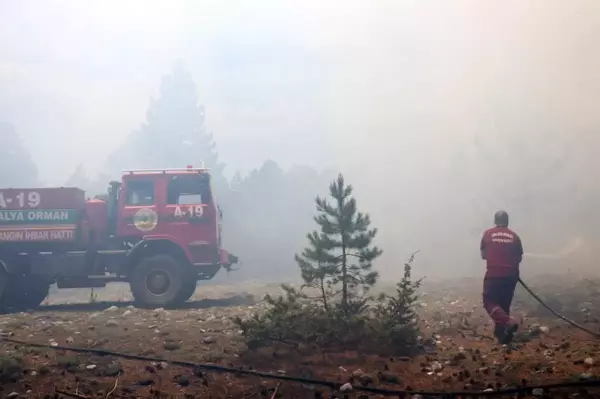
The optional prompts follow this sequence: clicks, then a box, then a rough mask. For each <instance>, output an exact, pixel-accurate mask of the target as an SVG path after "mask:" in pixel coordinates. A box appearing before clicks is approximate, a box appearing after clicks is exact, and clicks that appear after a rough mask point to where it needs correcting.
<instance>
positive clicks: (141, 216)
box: [133, 208, 158, 233]
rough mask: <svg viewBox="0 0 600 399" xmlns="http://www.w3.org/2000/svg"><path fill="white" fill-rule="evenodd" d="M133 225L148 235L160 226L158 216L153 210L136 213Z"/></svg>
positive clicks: (143, 209) (141, 210)
mask: <svg viewBox="0 0 600 399" xmlns="http://www.w3.org/2000/svg"><path fill="white" fill-rule="evenodd" d="M133 224H134V225H135V227H136V228H137V229H138V230H140V231H143V232H144V233H147V232H149V231H152V230H154V228H155V227H156V225H157V224H158V215H157V214H156V212H154V210H153V209H150V208H141V209H140V210H138V211H137V212H136V213H135V216H134V217H133Z"/></svg>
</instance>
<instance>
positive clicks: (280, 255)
mask: <svg viewBox="0 0 600 399" xmlns="http://www.w3.org/2000/svg"><path fill="white" fill-rule="evenodd" d="M523 106H524V107H525V106H526V104H524V105H523ZM498 107H500V109H501V108H502V104H498ZM509 111H510V110H508V111H507V114H511V112H512V111H511V112H509ZM526 111H527V108H523V109H522V110H521V113H526ZM205 117H206V115H205V109H204V107H203V105H201V104H200V102H199V97H198V92H197V88H196V83H195V82H194V80H193V79H192V76H191V74H190V73H189V72H188V71H187V70H186V69H185V67H184V66H183V64H182V63H178V64H176V65H175V67H174V68H173V70H172V72H171V73H170V74H168V75H166V76H164V77H163V80H162V82H161V84H160V90H159V95H158V96H157V97H156V98H153V99H151V101H150V105H149V107H148V110H147V115H146V121H145V122H143V123H142V124H141V125H140V126H139V128H138V129H136V130H135V131H133V132H132V133H131V134H130V135H129V136H128V137H127V138H126V139H125V140H124V141H123V143H122V145H121V146H120V147H119V148H117V150H116V151H114V152H113V153H112V154H107V157H106V162H105V164H104V167H103V168H102V171H101V172H100V173H97V174H93V175H92V174H90V173H88V171H86V168H85V165H84V164H81V165H80V166H79V167H77V169H76V170H75V171H73V173H72V175H71V176H70V177H69V178H68V179H67V180H66V181H65V183H64V185H65V186H76V187H80V188H82V189H85V190H86V192H87V193H88V196H90V197H92V196H94V195H97V194H100V193H104V192H106V189H107V187H108V182H109V181H110V180H114V179H118V178H119V175H120V172H121V171H122V170H124V169H144V168H169V167H185V166H186V165H189V164H191V165H199V163H200V162H204V165H205V166H206V167H208V168H210V169H211V170H212V175H213V179H214V183H215V190H216V195H217V199H218V202H219V204H220V206H221V208H222V210H223V213H224V222H223V225H224V234H223V240H224V244H225V246H226V247H227V248H228V249H229V250H230V251H231V252H232V253H234V254H236V255H238V256H239V257H240V258H241V260H242V262H243V263H242V268H241V269H240V270H239V271H236V272H235V273H231V274H230V275H229V276H228V277H224V276H223V275H224V273H223V274H221V275H220V276H218V278H219V279H222V278H226V279H232V280H239V279H247V278H252V279H257V278H260V279H263V280H264V279H265V278H267V279H269V280H282V279H288V278H293V277H295V274H294V270H295V269H294V268H295V263H294V258H293V254H294V253H296V252H298V251H299V250H300V249H301V248H302V247H303V246H304V244H305V242H306V238H305V237H306V233H307V232H309V231H311V230H312V229H313V228H314V221H313V219H312V217H313V211H314V206H313V200H314V198H315V196H316V195H318V194H323V193H324V192H325V191H326V189H327V186H328V184H329V182H330V181H331V180H332V179H333V178H335V176H336V175H337V173H338V172H343V173H344V174H345V175H346V176H347V177H348V180H349V182H351V183H354V182H356V181H358V182H359V184H357V197H358V198H359V199H360V200H361V201H364V200H365V199H366V202H363V203H366V204H367V206H366V211H367V212H370V213H371V214H372V215H373V218H374V219H375V220H377V221H379V222H380V223H379V224H380V225H381V226H382V227H381V230H382V234H381V237H380V244H381V245H382V246H383V247H385V248H389V250H388V251H387V252H386V255H385V256H384V257H382V258H383V259H382V262H383V264H384V267H388V270H389V269H392V270H396V269H397V272H401V268H400V267H399V265H401V263H402V262H401V261H399V260H402V259H405V257H406V256H407V255H408V254H410V253H411V252H413V251H415V250H419V249H420V250H421V251H422V255H420V261H421V262H422V264H420V265H419V266H420V270H421V271H422V273H421V274H420V275H429V276H431V275H432V274H433V275H437V276H444V275H446V276H447V275H456V271H457V270H460V273H462V274H463V275H471V274H472V273H474V272H478V273H479V272H480V271H481V270H482V267H481V262H480V259H479V258H478V251H477V245H478V240H479V237H480V234H481V231H482V230H483V229H484V228H486V227H489V225H490V223H491V215H493V212H494V211H495V210H496V208H506V207H508V210H509V212H510V213H511V215H516V217H515V218H514V220H515V222H516V224H515V225H516V226H517V231H518V232H519V233H520V234H521V235H522V236H523V237H525V250H526V252H533V253H540V252H549V251H555V252H557V251H561V250H562V249H563V247H564V246H565V245H567V246H568V245H570V244H569V242H570V241H569V240H573V239H581V238H582V237H583V238H584V239H585V240H586V248H585V250H586V251H587V253H584V254H583V255H582V256H583V257H584V258H585V256H592V254H593V248H594V244H595V243H596V241H597V240H598V239H599V238H600V237H598V234H597V224H596V223H595V218H596V216H595V212H594V209H595V206H596V204H597V202H598V200H600V195H599V192H598V190H597V187H596V183H595V181H594V179H590V178H589V176H588V175H586V174H582V173H581V172H582V171H585V170H588V171H590V170H593V169H594V165H596V164H597V160H596V148H598V140H597V139H595V136H594V135H593V134H591V133H590V134H587V135H585V134H580V135H578V136H577V137H576V138H575V137H572V138H570V139H569V138H568V137H567V135H565V133H564V132H562V131H561V130H560V128H559V127H557V126H550V125H549V124H546V125H547V126H546V127H547V129H546V130H545V131H544V132H541V131H536V130H529V129H528V124H529V123H531V122H530V121H529V118H525V119H523V120H522V121H521V123H520V124H519V123H518V122H519V120H512V119H511V120H510V121H506V122H503V123H502V122H501V121H499V122H497V123H496V125H494V126H493V130H494V131H498V132H501V133H502V136H501V137H500V138H499V136H498V135H493V134H485V131H484V130H482V131H481V132H476V134H474V138H473V140H472V142H470V143H465V145H464V146H463V150H462V152H461V153H456V154H451V153H449V154H448V156H447V158H446V159H443V160H440V159H436V158H431V159H430V158H428V153H427V152H423V155H422V158H421V160H420V161H419V163H418V164H412V165H406V162H405V161H404V159H403V157H402V155H401V154H402V152H403V151H412V152H419V148H401V147H399V148H398V149H397V150H398V153H399V154H398V156H397V157H396V158H395V159H389V158H385V157H380V156H378V155H377V154H366V156H364V157H363V158H364V162H363V163H361V164H360V165H359V166H358V167H357V168H356V169H352V168H350V169H349V170H337V169H334V168H332V169H328V170H316V169H315V168H313V167H312V166H310V165H297V166H293V167H291V168H287V169H285V170H284V169H283V168H282V167H280V166H279V165H278V164H277V163H276V162H275V161H273V160H268V159H267V160H265V161H264V162H263V164H262V165H261V166H260V167H258V168H256V169H254V170H251V171H249V172H247V173H242V172H239V171H238V172H236V173H231V172H230V171H228V172H229V173H227V174H226V173H225V169H226V167H227V165H226V163H225V162H224V161H223V160H222V159H220V157H219V154H218V146H217V144H218V143H215V140H214V138H213V134H212V132H211V130H210V127H209V126H207V125H206V123H205ZM285 133H286V132H282V134H285ZM0 137H1V138H2V146H1V147H0V187H26V186H30V187H31V186H40V185H41V186H43V185H45V183H44V182H43V181H40V179H39V178H38V170H37V167H36V163H35V160H34V159H32V157H31V156H30V155H29V153H28V151H27V149H26V148H25V146H24V145H23V144H22V143H21V141H20V138H19V134H18V127H16V126H13V125H11V124H10V123H8V122H0ZM440 137H442V136H441V134H440ZM63 144H64V145H69V144H68V143H63ZM381 145H385V143H382V144H381ZM51 150H52V149H49V151H51ZM254 150H255V149H253V148H248V149H247V151H254ZM73 151H76V150H75V149H74V150H73ZM365 168H366V169H365ZM436 168H437V169H436ZM367 169H368V171H367ZM378 171H381V177H380V178H376V176H377V175H378V173H379V172H378ZM432 171H434V172H432ZM228 176H230V177H228ZM390 176H391V177H390ZM394 176H395V177H394ZM424 176H426V177H424ZM385 185H388V186H389V189H388V191H385V192H384V191H382V186H385ZM436 192H437V193H438V194H436ZM374 204H375V205H374ZM580 255H581V254H580ZM578 256H579V255H578ZM588 260H589V259H584V261H588ZM579 261H581V259H575V258H574V257H570V258H569V263H568V264H564V262H563V261H562V260H561V261H560V262H562V263H561V264H560V265H558V267H560V268H565V267H574V266H575V265H576V263H577V262H579ZM534 262H535V259H534V260H533V261H532V262H529V264H531V263H534ZM548 263H549V262H548V261H547V260H543V261H542V263H540V264H541V267H546V266H547V264H548Z"/></svg>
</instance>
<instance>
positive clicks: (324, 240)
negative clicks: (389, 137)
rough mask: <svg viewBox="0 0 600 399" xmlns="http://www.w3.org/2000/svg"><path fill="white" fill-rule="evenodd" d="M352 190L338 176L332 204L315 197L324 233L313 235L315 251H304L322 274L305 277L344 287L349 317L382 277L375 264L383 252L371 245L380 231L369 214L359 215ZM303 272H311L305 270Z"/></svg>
mask: <svg viewBox="0 0 600 399" xmlns="http://www.w3.org/2000/svg"><path fill="white" fill-rule="evenodd" d="M352 190H353V188H352V186H351V185H346V183H345V181H344V176H343V175H342V174H339V175H338V178H337V179H336V180H334V181H333V182H332V183H331V184H330V186H329V195H330V197H331V199H332V200H333V201H332V203H330V202H329V201H328V200H327V199H324V198H320V197H317V198H316V200H315V202H316V204H317V211H318V213H319V214H318V215H317V216H316V217H315V218H314V220H315V221H316V222H317V224H318V225H319V226H320V229H321V233H320V234H315V233H313V234H312V237H311V246H312V248H309V249H307V250H305V259H310V260H313V261H316V262H317V270H319V272H310V273H309V272H306V271H305V272H304V273H303V277H313V280H310V279H309V281H313V282H314V281H315V280H314V279H317V280H318V279H320V278H323V279H328V280H329V281H327V284H328V285H330V286H338V285H341V287H340V293H341V304H340V306H341V308H342V311H343V312H344V314H346V315H348V314H350V313H353V312H357V311H359V310H360V309H361V308H362V307H363V306H364V304H365V302H366V299H365V298H364V297H363V296H362V294H365V293H366V292H368V290H369V289H370V288H371V287H372V286H373V285H374V284H375V283H376V282H377V278H378V276H379V274H378V273H377V272H376V271H374V270H373V261H374V260H375V259H376V258H377V257H379V256H380V255H381V253H382V251H381V250H380V249H379V248H378V247H376V246H373V245H372V242H373V239H374V238H375V236H376V235H377V229H375V228H373V229H371V228H370V225H371V219H370V217H369V215H368V214H364V213H361V212H358V210H357V207H356V199H355V198H353V197H352ZM319 262H321V263H320V265H321V266H319ZM301 268H302V264H301ZM304 270H308V269H307V268H306V267H305V269H304ZM329 277H330V278H329Z"/></svg>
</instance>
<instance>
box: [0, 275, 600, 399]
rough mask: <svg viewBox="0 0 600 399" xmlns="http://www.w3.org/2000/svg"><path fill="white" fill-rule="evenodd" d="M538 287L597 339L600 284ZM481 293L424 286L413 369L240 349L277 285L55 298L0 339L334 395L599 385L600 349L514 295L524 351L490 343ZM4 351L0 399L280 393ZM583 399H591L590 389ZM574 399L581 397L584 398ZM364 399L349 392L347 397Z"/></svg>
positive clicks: (296, 393) (376, 360)
mask: <svg viewBox="0 0 600 399" xmlns="http://www.w3.org/2000/svg"><path fill="white" fill-rule="evenodd" d="M534 281H535V282H536V284H532V285H531V286H532V288H533V289H534V290H536V291H537V292H538V293H539V294H541V295H542V296H544V297H545V298H548V299H549V304H550V305H552V306H553V307H555V308H557V310H559V311H561V312H562V313H563V314H565V315H566V316H567V317H570V318H573V319H574V320H576V321H577V322H580V323H584V325H585V326H586V327H588V328H590V329H592V330H595V331H600V325H599V323H598V318H600V296H599V295H597V293H600V280H597V281H595V280H590V279H584V278H575V277H573V276H570V275H556V276H545V277H543V278H536V279H535V280H534ZM480 285H481V284H480V281H479V280H478V279H474V280H463V281H454V282H440V283H436V284H433V283H430V284H428V285H427V286H426V287H424V291H425V294H424V295H423V296H422V298H421V301H420V309H419V312H420V316H421V318H422V334H423V338H424V340H426V341H429V342H430V344H429V345H428V346H427V349H428V351H427V353H424V354H422V355H419V356H417V357H414V358H412V359H407V358H393V357H382V356H366V355H363V354H358V353H355V352H351V351H348V352H344V353H323V352H321V351H318V350H316V349H314V348H300V349H299V350H292V349H290V348H289V347H281V346H280V347H267V348H261V349H257V350H254V351H251V352H248V351H244V342H243V340H242V337H241V335H240V332H239V331H238V330H237V328H236V326H235V325H234V324H233V323H232V322H231V320H230V319H231V317H234V316H247V315H250V314H252V313H253V312H256V311H260V310H261V309H262V307H263V305H262V304H261V303H252V295H254V297H255V298H260V296H261V294H263V293H264V292H266V291H270V292H274V291H276V287H274V286H271V287H261V286H260V285H256V284H255V285H246V286H244V287H243V288H244V290H243V291H242V290H237V289H234V288H232V287H230V286H227V287H226V286H210V285H207V286H205V287H199V289H198V290H197V294H196V297H195V301H194V302H191V303H189V304H188V305H187V307H186V308H185V309H178V310H163V309H157V310H142V309H137V308H135V307H134V306H133V305H132V304H131V302H127V300H128V299H129V298H128V293H127V292H126V289H123V288H117V289H114V288H113V289H111V291H103V292H101V293H99V295H98V298H96V301H104V302H95V303H91V304H85V303H81V302H84V301H86V300H88V297H89V291H84V290H81V291H80V292H75V291H67V292H61V293H59V294H55V295H53V296H52V297H51V298H50V301H49V302H48V303H47V304H46V306H44V307H43V308H42V309H40V310H39V311H36V312H32V313H27V314H25V313H22V314H7V315H0V330H2V332H3V334H4V335H6V334H10V335H11V338H14V339H18V340H22V341H28V342H35V343H42V344H50V345H60V346H72V347H84V348H98V349H99V348H101V349H107V350H111V351H118V352H123V353H128V354H139V355H146V356H152V357H161V358H165V359H177V360H187V361H192V362H198V363H215V364H219V365H224V366H233V367H245V368H249V367H253V368H254V369H257V370H261V371H267V372H274V373H285V374H287V375H291V376H302V377H306V378H315V379H321V380H331V381H335V382H338V383H339V384H340V385H341V384H343V383H345V382H347V381H348V380H349V378H350V377H351V376H352V375H353V374H356V375H359V374H361V375H363V376H365V377H364V378H366V379H369V378H372V379H373V380H374V385H376V386H377V387H387V388H391V389H405V388H407V387H408V388H412V389H418V390H436V391H454V390H459V391H462V390H484V389H489V388H493V389H496V388H500V387H508V386H516V385H520V384H523V383H526V384H542V383H551V382H559V381H564V380H578V379H586V378H594V377H595V375H596V374H598V375H600V340H597V339H595V338H594V337H593V336H590V335H588V334H586V333H584V332H581V331H579V330H576V329H575V328H573V327H570V326H568V325H566V324H565V323H564V322H562V321H559V320H556V319H555V318H553V317H552V316H549V315H548V314H547V312H545V311H544V310H543V309H541V308H540V307H539V306H538V305H537V304H536V303H535V302H533V301H532V300H530V299H529V298H528V297H527V295H526V294H525V293H524V292H518V294H517V298H516V299H515V307H514V314H515V315H516V316H517V317H518V319H519V320H521V321H522V326H521V332H523V333H524V332H527V334H522V335H520V336H519V340H520V341H523V342H519V343H517V344H515V347H514V348H506V347H502V346H499V345H498V344H495V343H494V341H493V340H492V339H491V328H490V324H489V321H488V318H487V316H486V315H485V313H484V312H483V310H482V309H481V305H480V295H479V293H480ZM119 290H122V291H119ZM106 300H113V301H114V302H112V303H110V302H106ZM74 302H80V303H74ZM60 303H62V304H60ZM0 345H1V349H0V379H1V380H0V390H1V391H0V396H1V397H17V398H18V397H23V398H43V397H69V396H67V395H66V394H57V391H60V392H65V393H69V394H71V397H80V398H107V397H110V398H151V397H152V398H159V397H160V398H167V397H180V398H184V397H201V398H262V397H266V398H270V397H272V396H273V392H274V390H275V389H276V387H278V384H279V383H278V382H277V381H273V380H266V379H262V378H258V377H247V376H239V375H233V374H225V373H217V372H206V371H205V372H203V373H201V374H200V373H197V372H194V370H191V369H186V368H182V367H177V366H172V365H169V364H167V363H162V364H161V363H149V362H140V361H134V360H124V359H120V358H113V357H110V356H103V357H101V356H96V355H78V354H74V353H70V352H64V351H61V350H53V349H43V348H42V349H37V348H29V347H23V346H19V345H15V344H12V343H7V342H2V343H0ZM589 393H590V394H592V395H595V393H594V391H592V390H590V391H589ZM333 394H334V392H332V391H330V390H328V389H325V388H319V387H314V386H306V385H301V384H297V383H290V382H283V383H281V385H280V386H279V389H278V391H277V395H275V396H277V397H282V398H287V397H298V398H304V397H306V398H315V397H333V396H332V395H333ZM575 394H577V395H579V397H586V395H584V392H577V393H575ZM575 394H574V393H570V394H565V395H566V397H568V396H569V395H570V396H574V395H575ZM319 395H321V396H319ZM360 395H361V394H360V393H357V392H351V393H350V394H349V396H348V397H351V398H352V397H356V398H358V397H361V396H360ZM363 395H364V394H363ZM557 395H558V394H554V395H553V397H559V396H557ZM339 397H342V396H339ZM365 397H377V396H363V398H365Z"/></svg>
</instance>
